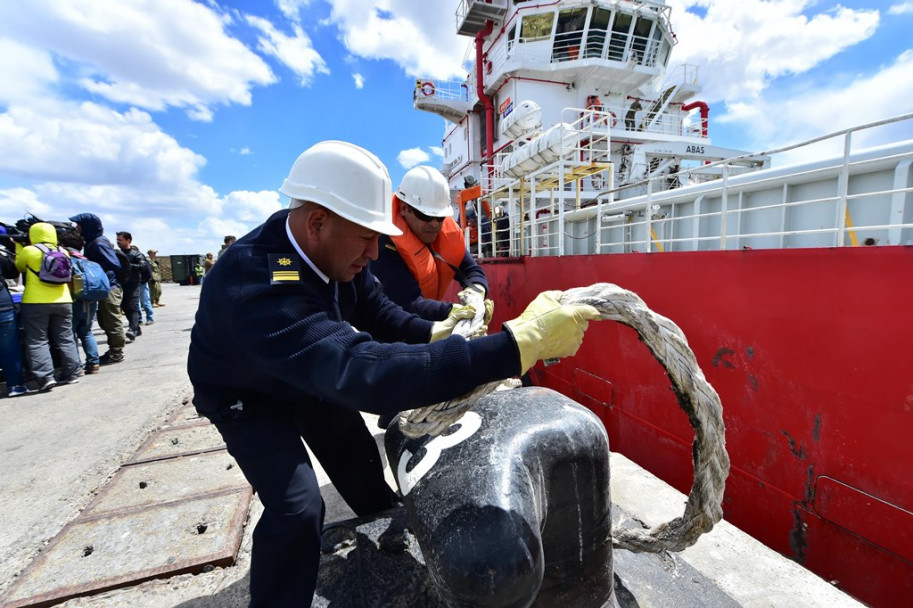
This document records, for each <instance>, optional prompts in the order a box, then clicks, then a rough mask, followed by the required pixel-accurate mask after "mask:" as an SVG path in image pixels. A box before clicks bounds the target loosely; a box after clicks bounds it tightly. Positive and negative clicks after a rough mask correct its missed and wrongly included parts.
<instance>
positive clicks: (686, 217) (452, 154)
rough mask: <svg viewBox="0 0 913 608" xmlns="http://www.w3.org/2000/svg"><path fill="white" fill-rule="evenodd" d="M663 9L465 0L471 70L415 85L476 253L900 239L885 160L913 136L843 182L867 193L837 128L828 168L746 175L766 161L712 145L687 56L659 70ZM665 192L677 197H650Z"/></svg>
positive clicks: (611, 0) (650, 1)
mask: <svg viewBox="0 0 913 608" xmlns="http://www.w3.org/2000/svg"><path fill="white" fill-rule="evenodd" d="M670 12H671V9H670V7H668V6H666V4H665V3H664V2H663V1H662V0H586V1H583V0H559V1H555V2H533V1H529V0H519V1H518V0H487V1H486V0H461V2H460V4H459V7H458V9H457V12H456V29H457V32H458V33H459V34H461V35H464V36H469V37H472V38H473V43H472V44H473V50H474V57H475V60H474V62H473V65H472V66H471V68H470V72H469V75H468V76H467V79H466V80H465V81H463V82H443V81H438V80H433V79H423V80H419V81H417V82H416V86H415V91H414V106H415V107H416V108H417V109H420V110H423V111H428V112H432V113H435V114H437V115H440V116H442V117H444V118H445V119H446V120H447V121H448V122H447V123H446V125H447V126H446V131H445V136H444V139H443V146H442V147H443V151H444V162H443V165H442V171H443V172H444V174H445V175H446V176H447V177H448V179H449V180H450V184H451V189H452V191H453V193H454V199H455V202H456V203H457V204H458V206H459V208H460V212H461V214H462V213H465V208H466V204H467V203H469V206H470V209H474V207H475V206H478V207H479V211H480V215H481V216H482V217H481V219H482V226H481V228H482V233H483V238H482V239H475V238H473V241H472V242H473V246H474V247H476V248H477V253H478V254H479V255H480V256H483V257H484V256H504V255H509V256H517V255H565V254H572V253H616V252H630V251H663V250H670V251H672V250H698V249H721V248H722V249H726V248H733V247H795V246H842V245H843V244H853V243H858V242H860V241H861V240H865V239H866V238H872V239H874V240H875V241H876V242H877V243H879V244H903V243H906V242H908V241H909V240H910V238H911V236H910V234H909V233H910V230H909V228H906V229H904V228H903V227H904V226H907V225H908V224H910V222H911V221H913V219H911V218H910V217H909V215H910V213H909V211H907V210H902V211H901V212H898V211H897V208H896V207H897V197H898V196H900V197H901V198H902V197H903V193H904V190H903V188H904V187H905V185H906V187H909V184H908V183H907V181H904V178H903V176H896V175H894V172H895V171H900V172H903V167H901V165H902V164H903V163H904V162H906V161H907V160H908V159H909V158H910V156H911V155H913V149H911V148H913V146H909V145H907V146H906V147H904V149H903V150H898V151H896V152H895V153H893V154H892V155H889V156H891V157H892V158H894V159H895V161H896V162H895V161H888V162H887V164H885V163H884V162H881V163H880V164H879V163H875V164H877V165H878V167H877V168H875V167H874V164H872V163H868V165H869V166H871V167H872V170H873V171H877V172H878V173H879V174H881V175H883V176H884V177H883V179H882V178H873V179H868V178H862V177H859V178H855V181H856V182H857V184H862V183H864V184H866V185H865V186H864V188H866V192H868V193H869V194H866V193H865V192H863V193H862V194H859V195H857V196H856V198H853V197H852V189H853V188H852V187H851V186H850V182H851V181H852V180H853V179H854V178H853V177H852V175H854V174H858V173H860V172H862V173H864V174H866V175H867V174H868V171H869V169H867V168H865V167H864V166H856V165H855V164H854V160H853V159H854V158H855V157H854V156H851V155H850V154H849V149H850V146H849V142H850V137H849V136H848V135H847V136H846V142H847V145H846V150H847V153H846V154H845V155H844V158H842V159H839V158H838V159H835V160H834V161H832V162H830V163H825V165H826V166H827V167H831V168H832V169H833V170H830V171H829V173H828V177H826V178H822V175H823V174H822V172H821V171H818V172H817V173H813V172H812V171H811V169H812V168H810V171H809V172H808V176H809V177H808V178H806V177H797V175H800V176H801V175H803V174H805V173H806V172H805V171H804V170H795V169H794V170H793V171H792V173H790V174H789V175H787V174H782V173H780V174H777V175H779V177H776V178H768V179H764V180H763V181H762V182H761V184H762V185H761V186H757V185H755V186H752V185H750V184H756V180H753V179H752V178H748V177H746V176H744V175H742V174H745V173H749V172H752V173H753V172H758V171H759V170H763V169H768V168H769V167H770V164H771V157H770V156H769V155H767V154H755V155H752V154H748V153H745V152H742V151H739V150H734V149H728V148H722V147H718V146H714V145H713V144H712V142H711V139H710V137H709V131H710V109H709V106H708V105H707V104H706V103H705V102H703V101H701V100H700V99H697V98H696V96H697V95H698V94H699V93H700V90H701V88H700V85H699V81H698V75H699V70H698V68H697V66H692V65H678V66H675V67H672V68H670V64H669V61H670V57H671V52H672V48H673V47H674V45H675V43H676V37H675V33H674V32H673V30H672V26H671V23H670ZM902 147H903V146H902ZM883 156H884V155H879V157H883ZM866 158H868V157H866ZM724 161H725V162H724ZM898 163H899V164H898ZM882 165H885V166H882ZM888 165H890V166H888ZM904 166H906V165H904ZM835 167H836V168H835ZM760 174H764V171H760ZM739 179H741V180H742V181H741V182H740V181H738V180H739ZM733 180H734V181H733ZM898 180H900V181H898ZM707 182H710V183H709V184H708V183H707ZM739 183H742V184H744V185H743V187H741V189H739V188H738V187H737V185H738V184H739ZM798 184H804V185H803V187H798ZM809 184H811V185H809ZM898 184H899V186H898ZM734 185H735V186H736V189H735V190H732V189H731V188H732V187H734ZM898 187H899V188H900V189H901V191H900V192H899V193H898V192H897V188H898ZM701 188H703V189H702V190H700V191H699V192H698V191H697V190H695V191H694V193H692V189H701ZM727 189H729V190H727ZM670 190H678V191H680V195H676V196H672V195H671V193H667V194H668V196H665V197H659V198H660V199H661V200H658V199H657V197H658V193H662V192H665V191H670ZM758 190H763V191H764V192H763V194H755V195H753V198H752V195H751V192H755V191H758ZM841 193H842V195H841ZM892 193H893V194H892ZM848 195H850V198H847V196H848ZM797 197H798V198H797ZM825 199H827V200H828V201H829V204H828V205H821V204H809V203H820V201H821V200H825ZM471 201H474V202H471ZM872 201H875V202H874V203H873V202H872ZM885 206H886V207H885ZM758 207H763V208H764V209H763V210H762V211H761V212H757V208H758ZM853 207H856V208H859V209H858V210H857V209H854V208H853ZM863 207H864V208H865V209H864V210H863V209H862V208H863ZM892 209H893V211H891V210H892ZM822 217H823V218H826V219H822ZM499 220H500V221H499ZM727 220H728V221H727ZM854 220H855V221H856V225H857V230H856V231H852V230H850V231H849V232H848V229H851V228H852V227H853V222H854ZM860 220H863V221H862V222H860ZM461 221H462V222H463V225H466V224H465V222H466V218H465V217H463V218H462V220H461ZM492 224H494V227H492ZM863 225H865V226H868V227H871V230H868V231H866V230H863V229H861V228H862V226H863ZM486 229H487V230H486ZM492 234H494V236H492ZM486 235H487V243H486V240H485V236H486ZM746 235H747V236H746ZM752 235H754V237H753V236H752ZM733 237H736V238H733ZM755 237H756V238H755ZM494 241H499V242H497V243H496V242H494Z"/></svg>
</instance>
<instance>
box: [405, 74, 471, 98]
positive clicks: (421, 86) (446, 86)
mask: <svg viewBox="0 0 913 608" xmlns="http://www.w3.org/2000/svg"><path fill="white" fill-rule="evenodd" d="M421 97H424V98H428V99H440V100H444V101H453V100H459V101H467V102H473V101H475V87H474V86H472V84H471V83H470V82H469V81H468V79H467V80H438V79H436V78H417V79H416V80H415V88H414V89H413V90H412V99H413V100H414V99H417V98H421Z"/></svg>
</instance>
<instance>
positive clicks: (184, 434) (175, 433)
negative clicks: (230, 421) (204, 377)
mask: <svg viewBox="0 0 913 608" xmlns="http://www.w3.org/2000/svg"><path fill="white" fill-rule="evenodd" d="M224 448H225V441H224V440H223V439H222V435H220V434H219V431H218V429H217V428H216V427H215V426H213V425H212V424H210V423H209V421H208V420H205V419H203V420H201V421H198V422H190V423H187V424H180V425H175V426H164V427H162V428H160V429H159V430H158V432H156V433H155V434H154V435H152V436H151V437H149V439H147V440H146V441H145V443H143V445H141V446H140V448H139V449H138V450H137V451H136V453H135V454H133V456H132V457H131V458H130V460H128V461H127V462H126V463H124V464H136V463H140V462H149V461H152V460H163V459H166V458H177V457H179V456H189V455H192V454H200V453H203V452H211V451H214V450H218V449H224Z"/></svg>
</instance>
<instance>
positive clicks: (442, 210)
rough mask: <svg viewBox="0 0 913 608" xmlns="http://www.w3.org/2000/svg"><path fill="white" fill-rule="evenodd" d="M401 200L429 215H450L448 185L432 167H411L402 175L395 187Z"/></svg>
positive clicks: (451, 214) (451, 210) (451, 211)
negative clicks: (401, 179)
mask: <svg viewBox="0 0 913 608" xmlns="http://www.w3.org/2000/svg"><path fill="white" fill-rule="evenodd" d="M396 196H397V197H399V199H400V200H401V201H403V202H404V203H406V204H407V205H409V206H410V207H414V208H416V209H418V210H419V211H421V212H422V213H424V214H425V215H430V216H431V217H451V216H453V209H452V208H451V207H450V186H449V185H448V184H447V179H446V178H445V177H444V176H443V175H441V172H440V171H438V170H437V169H435V168H434V167H427V166H424V165H421V166H418V167H413V168H411V169H409V171H407V172H406V174H405V175H404V176H403V181H401V182H400V183H399V188H397V189H396Z"/></svg>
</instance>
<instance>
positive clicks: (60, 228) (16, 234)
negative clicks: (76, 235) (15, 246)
mask: <svg viewBox="0 0 913 608" xmlns="http://www.w3.org/2000/svg"><path fill="white" fill-rule="evenodd" d="M39 222H44V223H46V224H50V225H51V226H53V227H54V230H56V231H57V238H58V240H59V239H60V236H61V235H62V234H65V233H67V232H70V231H72V230H74V226H73V223H72V222H58V221H54V220H43V219H41V218H40V217H38V216H37V215H35V214H34V213H31V212H26V216H25V217H24V218H22V219H21V220H16V223H15V224H12V225H11V224H5V223H3V222H0V226H2V227H3V228H5V229H6V236H8V237H9V238H10V239H11V240H13V241H15V242H17V243H21V244H22V245H28V244H29V228H31V227H32V224H37V223H39Z"/></svg>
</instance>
